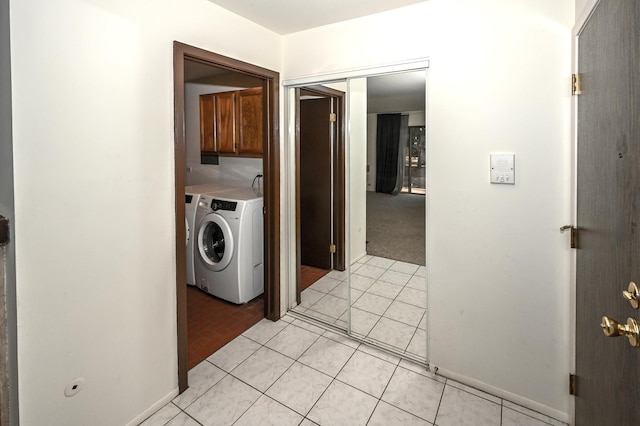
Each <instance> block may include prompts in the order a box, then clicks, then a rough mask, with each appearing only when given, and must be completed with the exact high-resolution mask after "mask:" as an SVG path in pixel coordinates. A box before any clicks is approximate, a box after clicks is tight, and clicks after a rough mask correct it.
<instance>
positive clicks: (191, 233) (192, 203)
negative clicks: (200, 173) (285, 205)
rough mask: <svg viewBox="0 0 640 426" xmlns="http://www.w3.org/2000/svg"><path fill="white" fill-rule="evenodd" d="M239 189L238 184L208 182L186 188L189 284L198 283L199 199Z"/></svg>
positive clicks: (185, 212)
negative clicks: (195, 256)
mask: <svg viewBox="0 0 640 426" xmlns="http://www.w3.org/2000/svg"><path fill="white" fill-rule="evenodd" d="M234 189H238V186H235V185H228V184H221V183H208V184H203V185H192V186H187V187H185V189H184V192H185V211H184V214H185V219H186V227H187V241H186V246H187V247H186V250H187V284H189V285H196V276H195V272H194V270H193V250H194V240H195V236H196V235H195V233H196V223H197V222H196V208H197V207H198V201H200V195H202V194H207V193H217V192H221V191H227V190H234Z"/></svg>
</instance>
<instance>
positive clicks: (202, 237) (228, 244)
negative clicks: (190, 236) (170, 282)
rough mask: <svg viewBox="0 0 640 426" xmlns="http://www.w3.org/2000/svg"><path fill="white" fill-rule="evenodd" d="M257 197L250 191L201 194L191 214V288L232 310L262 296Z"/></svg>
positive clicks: (259, 198)
mask: <svg viewBox="0 0 640 426" xmlns="http://www.w3.org/2000/svg"><path fill="white" fill-rule="evenodd" d="M262 206H263V201H262V194H261V193H259V192H256V191H254V190H253V189H251V188H246V189H237V190H227V191H224V192H218V193H216V194H214V195H211V194H202V195H201V196H200V201H199V202H198V208H197V211H196V223H198V226H197V231H196V233H195V234H194V237H195V243H194V244H195V247H194V257H195V259H194V270H195V279H196V285H197V286H198V287H199V288H200V289H202V290H204V291H206V292H207V293H209V294H211V295H213V296H216V297H219V298H221V299H224V300H227V301H229V302H233V303H236V304H242V303H246V302H248V301H250V300H252V299H254V298H255V297H257V296H259V295H260V294H262V293H263V292H264V264H263V260H264V249H263V241H264V226H263V209H262Z"/></svg>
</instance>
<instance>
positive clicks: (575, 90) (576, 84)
mask: <svg viewBox="0 0 640 426" xmlns="http://www.w3.org/2000/svg"><path fill="white" fill-rule="evenodd" d="M571 94H572V95H582V86H581V84H580V74H572V75H571Z"/></svg>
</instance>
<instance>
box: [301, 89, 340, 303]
mask: <svg viewBox="0 0 640 426" xmlns="http://www.w3.org/2000/svg"><path fill="white" fill-rule="evenodd" d="M302 89H304V91H305V93H310V94H317V95H318V96H324V97H331V98H334V99H335V101H336V130H337V132H336V141H335V146H336V149H335V152H334V154H335V155H334V158H333V170H334V176H333V178H334V184H333V201H334V204H333V224H334V225H333V241H334V244H336V253H335V256H334V269H336V270H339V271H344V270H345V267H346V264H345V259H346V250H345V245H346V225H345V220H346V200H345V179H346V156H345V121H346V120H345V119H344V114H345V103H344V102H345V99H344V97H345V93H344V92H342V91H340V90H335V89H331V88H329V87H325V86H321V85H310V86H304V87H299V88H296V95H295V120H296V123H295V138H296V140H295V176H296V185H295V186H296V187H295V209H296V302H297V303H298V304H299V303H300V302H301V300H300V293H301V276H300V275H301V261H300V260H301V258H302V253H301V251H302V248H301V238H300V236H301V225H300V90H302Z"/></svg>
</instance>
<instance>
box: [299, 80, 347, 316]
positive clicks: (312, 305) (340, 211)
mask: <svg viewBox="0 0 640 426" xmlns="http://www.w3.org/2000/svg"><path fill="white" fill-rule="evenodd" d="M331 86H332V87H329V86H327V85H314V86H307V87H301V88H297V89H296V90H295V98H296V100H295V103H296V213H297V214H296V218H297V220H296V236H297V237H296V253H297V254H296V276H297V279H296V301H297V306H296V308H295V309H294V310H295V311H296V312H298V313H301V314H303V315H305V316H309V317H311V318H314V319H316V320H320V321H322V322H325V323H328V324H331V325H334V326H338V327H342V328H345V324H346V321H344V320H342V319H341V317H343V315H344V314H345V313H346V311H347V309H348V301H347V297H346V295H347V292H346V289H347V283H346V282H342V279H338V278H344V277H343V275H344V270H345V196H344V193H345V148H344V147H345V145H344V142H345V137H344V95H345V92H344V90H339V88H341V86H340V85H339V84H338V85H337V86H336V84H332V85H331Z"/></svg>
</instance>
